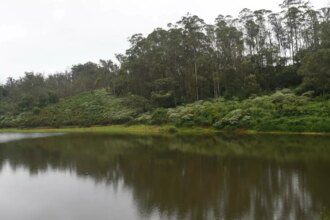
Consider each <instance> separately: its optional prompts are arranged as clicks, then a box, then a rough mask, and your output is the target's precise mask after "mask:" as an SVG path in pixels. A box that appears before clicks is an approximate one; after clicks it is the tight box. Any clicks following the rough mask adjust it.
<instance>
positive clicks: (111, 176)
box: [0, 134, 330, 220]
mask: <svg viewBox="0 0 330 220" xmlns="http://www.w3.org/2000/svg"><path fill="white" fill-rule="evenodd" d="M329 210H330V137H329V136H300V135H290V136H285V135H251V136H231V135H219V136H181V137H174V136H171V137H161V136H159V137H157V136H126V135H102V134H66V135H55V136H54V135H51V134H50V135H47V134H32V135H31V134H0V219H1V220H7V219H8V220H21V219H22V220H23V219H24V220H39V219H40V220H45V219H47V220H53V219H61V220H76V219H77V220H87V219H97V220H98V219H100V220H103V219H104V220H105V219H113V220H116V219H118V220H121V219H123V220H125V219H128V220H129V219H260V220H262V219H274V220H275V219H281V220H282V219H301V220H304V219H306V220H307V219H308V220H310V219H321V218H322V215H323V216H326V215H327V213H328V211H329Z"/></svg>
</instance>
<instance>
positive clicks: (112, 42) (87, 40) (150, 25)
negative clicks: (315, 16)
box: [0, 0, 329, 83]
mask: <svg viewBox="0 0 330 220" xmlns="http://www.w3.org/2000/svg"><path fill="white" fill-rule="evenodd" d="M311 2H312V3H313V5H314V6H316V8H320V7H324V6H326V5H328V4H329V0H311ZM279 3H281V0H0V82H1V83H3V82H5V80H6V79H7V77H9V76H11V77H14V78H18V77H19V76H22V75H23V74H24V72H26V71H35V72H41V73H54V72H56V71H63V70H65V69H67V68H69V67H70V66H71V65H73V64H77V63H84V62H87V61H95V62H97V61H98V60H99V59H113V58H114V56H113V55H114V54H115V53H124V52H125V50H126V49H127V48H128V46H129V45H128V43H127V39H128V37H129V36H131V35H132V34H135V33H143V34H145V35H146V34H148V33H150V32H151V31H152V30H153V29H154V28H156V27H166V25H167V24H168V23H171V22H172V23H174V22H176V21H177V20H179V19H180V17H182V16H183V15H185V14H186V13H187V12H190V13H192V14H196V15H198V16H200V17H201V18H203V19H204V20H205V21H206V22H210V23H211V22H213V20H214V19H215V18H216V17H217V15H219V14H223V15H227V14H230V15H234V16H236V15H237V14H238V12H239V11H240V10H241V9H243V8H245V7H247V8H251V9H260V8H265V9H272V10H274V11H275V10H278V4H279Z"/></svg>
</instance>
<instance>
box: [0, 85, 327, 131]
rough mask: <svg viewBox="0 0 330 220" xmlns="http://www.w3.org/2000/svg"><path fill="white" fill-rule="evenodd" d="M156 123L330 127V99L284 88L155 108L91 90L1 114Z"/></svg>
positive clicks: (57, 121) (55, 123)
mask: <svg viewBox="0 0 330 220" xmlns="http://www.w3.org/2000/svg"><path fill="white" fill-rule="evenodd" d="M113 124H153V125H165V124H166V125H173V126H177V127H215V128H217V129H247V130H257V131H294V132H330V100H328V99H321V98H319V99H315V98H313V99H312V98H310V97H309V94H308V93H306V94H303V95H301V96H298V95H295V94H294V93H293V92H292V91H290V90H288V89H285V90H282V91H278V92H276V93H273V94H271V95H264V96H259V97H250V98H248V99H243V100H238V99H230V100H229V99H227V100H226V99H223V98H219V99H210V100H207V101H198V102H194V103H191V104H187V105H182V106H178V107H176V108H153V109H152V108H151V107H150V105H149V102H148V101H147V100H145V99H144V98H141V97H139V96H125V97H115V96H112V95H109V94H108V93H107V92H106V90H97V91H95V92H92V93H91V92H86V93H82V94H80V95H76V96H73V97H70V98H66V99H62V100H60V101H59V103H57V104H53V105H50V106H48V107H45V108H43V109H37V110H34V111H31V112H26V113H22V114H19V115H6V116H2V117H1V118H0V126H1V127H65V126H80V127H86V126H92V125H113Z"/></svg>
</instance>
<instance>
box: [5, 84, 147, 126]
mask: <svg viewBox="0 0 330 220" xmlns="http://www.w3.org/2000/svg"><path fill="white" fill-rule="evenodd" d="M144 105H145V100H143V99H142V98H140V97H134V96H129V97H123V98H115V97H113V96H111V95H108V93H107V92H106V91H105V90H98V91H95V92H93V93H91V92H87V93H82V94H79V95H76V96H73V97H70V98H67V99H63V100H61V101H60V102H59V103H57V104H55V105H52V106H49V107H46V108H44V109H41V110H40V112H34V113H33V112H29V113H23V114H21V115H18V116H12V117H10V116H9V117H8V116H7V117H4V118H3V119H2V120H1V119H0V126H1V127H60V126H84V127H86V126H91V125H108V124H124V123H127V122H129V121H131V120H132V119H133V118H134V117H136V116H137V115H139V114H140V113H142V112H144V111H145V109H144V108H145V106H144Z"/></svg>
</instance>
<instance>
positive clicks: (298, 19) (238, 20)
mask: <svg viewBox="0 0 330 220" xmlns="http://www.w3.org/2000/svg"><path fill="white" fill-rule="evenodd" d="M129 43H130V47H129V48H128V49H127V50H126V52H125V53H124V54H116V58H117V60H118V62H117V61H116V62H114V61H111V60H100V61H99V63H93V62H88V63H85V64H77V65H73V66H72V67H71V69H70V70H68V71H66V72H59V73H56V74H50V75H49V74H47V75H46V76H45V75H44V74H42V73H34V72H27V73H25V75H24V76H23V77H21V78H19V79H13V78H9V79H8V80H7V82H6V83H5V84H2V85H0V127H38V126H50V127H54V126H56V127H58V126H91V125H104V124H124V123H153V124H162V123H166V124H168V123H170V124H174V125H177V126H179V125H181V126H186V125H189V126H214V127H216V128H227V127H235V128H246V129H259V130H290V131H330V125H329V124H330V101H329V97H330V7H324V8H321V9H317V10H316V9H314V7H313V6H312V5H311V4H310V3H309V2H308V1H304V0H285V1H284V2H282V3H281V4H280V10H279V11H278V12H273V11H271V10H266V9H260V10H255V11H253V10H250V9H247V8H245V9H243V10H242V11H241V12H240V13H239V15H238V16H237V17H232V16H224V15H219V16H218V17H217V18H216V19H215V21H214V23H213V24H208V23H206V22H204V20H203V19H202V18H200V17H198V16H196V15H191V14H187V15H185V16H183V17H182V18H181V20H179V21H177V22H176V23H170V24H168V26H167V28H156V29H155V30H154V31H153V32H152V33H150V34H149V35H148V36H143V35H142V34H135V35H133V36H132V37H130V39H129ZM258 103H259V104H258ZM260 103H261V104H260ZM267 103H268V104H267ZM258 105H259V106H258ZM205 106H206V107H205ZM228 106H229V107H228ZM187 109H188V110H187ZM174 113H178V114H174ZM179 113H180V114H179ZM171 114H172V115H173V114H174V115H175V116H173V117H171ZM196 117H199V118H196ZM185 120H186V121H188V123H186V121H185ZM267 122H269V123H270V124H265V123H267ZM286 123H288V124H287V125H285V124H286Z"/></svg>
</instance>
